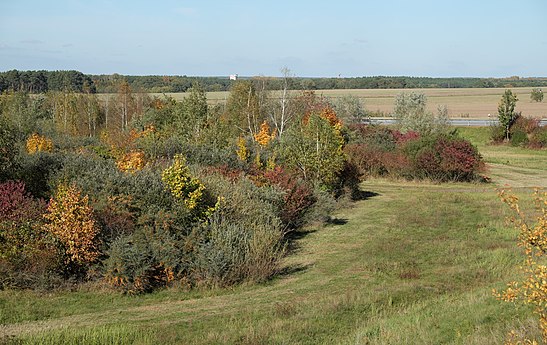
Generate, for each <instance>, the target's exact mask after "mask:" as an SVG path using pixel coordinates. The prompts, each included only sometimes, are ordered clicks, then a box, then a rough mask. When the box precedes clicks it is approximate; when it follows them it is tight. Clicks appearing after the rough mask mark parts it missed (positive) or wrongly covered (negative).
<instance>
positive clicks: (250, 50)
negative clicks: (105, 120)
mask: <svg viewBox="0 0 547 345" xmlns="http://www.w3.org/2000/svg"><path fill="white" fill-rule="evenodd" d="M284 67H287V68H289V69H290V70H291V73H292V74H293V75H294V76H300V77H337V76H341V77H358V76H377V75H385V76H402V75H404V76H429V77H508V76H521V77H527V76H532V77H547V1H546V0H519V1H515V0H511V1H506V0H436V1H433V0H431V1H429V0H427V1H426V0H423V1H421V0H415V1H405V0H376V1H369V0H361V1H358V0H355V1H354V0H329V1H323V0H315V1H311V0H309V1H308V0H292V1H289V0H275V1H265V0H264V1H261V0H254V1H253V0H233V1H228V0H226V1H220V0H178V1H177V0H165V1H163V0H156V1H141V0H132V1H126V0H119V1H114V0H0V71H7V70H11V69H18V70H42V69H44V70H70V69H74V70H79V71H82V72H84V73H87V74H112V73H119V74H125V75H188V76H225V75H229V74H239V75H242V76H257V75H265V76H279V75H281V69H282V68H284Z"/></svg>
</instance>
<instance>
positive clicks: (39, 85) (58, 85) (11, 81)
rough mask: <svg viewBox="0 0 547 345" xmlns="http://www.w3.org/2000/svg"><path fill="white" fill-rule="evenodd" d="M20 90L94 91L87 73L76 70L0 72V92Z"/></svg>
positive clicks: (38, 91) (31, 91)
mask: <svg viewBox="0 0 547 345" xmlns="http://www.w3.org/2000/svg"><path fill="white" fill-rule="evenodd" d="M4 91H21V92H29V93H44V92H47V91H73V92H84V93H95V92H96V88H95V84H94V83H93V80H92V79H91V77H90V76H89V75H86V74H83V73H82V72H78V71H18V70H11V71H7V72H1V73H0V92H4Z"/></svg>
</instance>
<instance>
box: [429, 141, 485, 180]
mask: <svg viewBox="0 0 547 345" xmlns="http://www.w3.org/2000/svg"><path fill="white" fill-rule="evenodd" d="M436 151H437V152H438V153H439V157H440V162H441V163H440V167H441V170H442V172H443V177H442V179H444V180H454V181H471V180H473V179H474V178H475V177H476V174H477V173H478V172H479V171H481V169H482V168H483V162H482V160H481V156H480V155H479V153H478V151H477V148H476V147H474V146H473V145H472V144H471V143H470V142H469V141H467V140H464V139H458V138H445V137H440V138H439V139H438V141H437V143H436Z"/></svg>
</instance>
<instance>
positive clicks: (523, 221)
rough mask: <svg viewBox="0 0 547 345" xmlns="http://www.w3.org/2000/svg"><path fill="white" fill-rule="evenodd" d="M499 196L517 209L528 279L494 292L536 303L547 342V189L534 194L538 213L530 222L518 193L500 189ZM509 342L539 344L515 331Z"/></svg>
mask: <svg viewBox="0 0 547 345" xmlns="http://www.w3.org/2000/svg"><path fill="white" fill-rule="evenodd" d="M499 195H500V198H501V199H502V201H504V202H505V203H506V204H507V205H509V207H510V208H511V209H512V210H513V211H514V212H515V216H514V217H513V218H511V221H512V222H513V224H514V225H515V227H516V228H517V229H519V230H520V233H519V237H518V245H519V246H520V247H521V248H523V250H524V254H525V257H526V259H525V261H524V266H523V268H522V269H523V271H524V274H525V279H524V280H523V281H521V282H516V281H513V282H510V283H509V284H507V289H505V290H504V291H502V292H498V291H495V290H494V295H495V296H496V297H497V298H499V299H501V300H503V301H506V302H520V303H524V304H529V305H532V306H534V312H535V314H536V315H537V316H538V317H539V327H540V329H541V332H542V340H543V343H546V342H547V192H545V191H538V190H537V191H536V192H535V194H534V198H535V202H536V208H537V212H538V215H537V216H536V217H535V222H534V223H532V224H531V223H530V222H529V220H528V219H530V217H529V215H527V214H526V213H524V212H523V211H522V210H521V208H520V206H519V199H518V198H517V197H516V196H515V195H511V194H508V193H506V192H505V191H501V192H500V194H499ZM508 344H537V341H535V340H530V339H523V340H521V339H518V337H517V335H516V333H515V332H511V333H510V334H509V339H508Z"/></svg>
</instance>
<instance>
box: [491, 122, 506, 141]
mask: <svg viewBox="0 0 547 345" xmlns="http://www.w3.org/2000/svg"><path fill="white" fill-rule="evenodd" d="M490 139H491V140H492V142H494V143H501V142H503V141H504V140H505V127H503V126H502V125H497V126H491V127H490Z"/></svg>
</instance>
